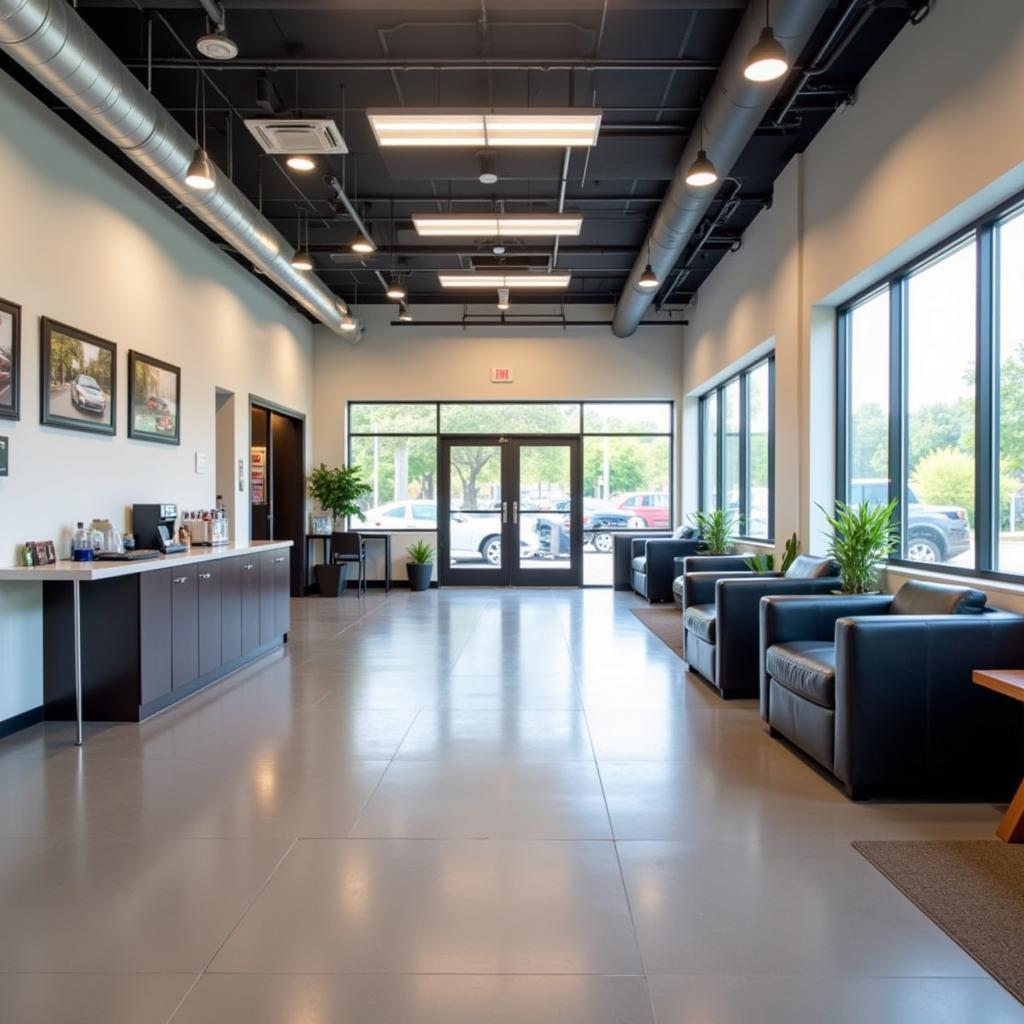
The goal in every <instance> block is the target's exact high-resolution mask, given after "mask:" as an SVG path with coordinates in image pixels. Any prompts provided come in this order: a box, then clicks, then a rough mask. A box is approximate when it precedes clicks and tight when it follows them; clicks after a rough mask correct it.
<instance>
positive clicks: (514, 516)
mask: <svg viewBox="0 0 1024 1024" xmlns="http://www.w3.org/2000/svg"><path fill="white" fill-rule="evenodd" d="M518 522H519V502H518V501H513V502H512V523H513V524H516V523H518Z"/></svg>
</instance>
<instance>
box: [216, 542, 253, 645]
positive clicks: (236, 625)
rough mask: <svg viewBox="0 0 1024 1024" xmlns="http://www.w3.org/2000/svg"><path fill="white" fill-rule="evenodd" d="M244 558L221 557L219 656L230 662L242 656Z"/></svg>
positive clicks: (219, 565)
mask: <svg viewBox="0 0 1024 1024" xmlns="http://www.w3.org/2000/svg"><path fill="white" fill-rule="evenodd" d="M245 561H247V559H245V558H222V559H221V560H220V561H219V562H218V563H217V565H218V567H219V569H220V577H221V580H220V593H221V600H220V656H221V659H222V662H223V664H225V665H227V664H230V663H231V662H232V661H236V660H237V659H238V658H240V657H241V656H242V563H243V562H245Z"/></svg>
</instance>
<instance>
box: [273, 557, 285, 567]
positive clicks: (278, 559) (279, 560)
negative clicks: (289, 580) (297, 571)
mask: <svg viewBox="0 0 1024 1024" xmlns="http://www.w3.org/2000/svg"><path fill="white" fill-rule="evenodd" d="M283 561H284V555H282V556H281V557H280V558H275V559H274V564H275V565H277V564H278V563H279V562H283Z"/></svg>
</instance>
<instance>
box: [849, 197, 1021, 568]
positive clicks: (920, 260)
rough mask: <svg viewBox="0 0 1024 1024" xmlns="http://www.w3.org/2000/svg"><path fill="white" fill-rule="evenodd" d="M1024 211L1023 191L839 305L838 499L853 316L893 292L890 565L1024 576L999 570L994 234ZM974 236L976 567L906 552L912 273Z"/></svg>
mask: <svg viewBox="0 0 1024 1024" xmlns="http://www.w3.org/2000/svg"><path fill="white" fill-rule="evenodd" d="M1015 216H1024V193H1018V194H1017V195H1015V196H1013V197H1011V198H1010V199H1008V200H1006V201H1005V202H1003V203H1000V204H999V205H998V206H996V207H993V208H992V209H990V210H989V211H988V212H987V213H984V214H982V215H981V216H980V217H977V218H976V219H975V220H973V221H971V222H970V223H968V224H966V225H965V226H963V227H961V228H959V229H958V230H956V231H954V232H951V233H950V234H948V235H947V236H946V237H945V238H943V239H942V240H941V241H940V242H938V243H936V244H935V245H933V246H931V247H930V248H928V249H927V250H926V251H925V252H924V253H922V254H921V255H919V256H916V257H915V258H914V259H912V260H908V261H907V262H906V263H904V264H903V265H902V266H900V267H898V268H897V269H896V270H894V271H892V272H891V273H890V274H887V275H885V276H884V277H882V278H880V279H878V280H876V281H874V282H873V283H872V284H871V285H870V286H868V287H867V288H864V289H863V290H861V291H860V292H858V293H857V294H856V295H855V296H853V297H852V298H851V299H849V300H848V301H847V302H844V303H843V304H842V305H841V306H839V307H838V308H837V309H836V337H835V345H836V451H835V466H836V472H835V497H836V500H837V501H846V500H847V495H848V494H849V485H850V480H849V453H850V449H849V442H850V409H849V397H850V389H849V383H850V381H849V369H850V358H851V355H852V352H851V344H850V340H851V339H850V318H851V314H852V312H853V310H854V309H855V308H856V307H857V306H859V305H861V304H862V303H863V302H865V301H867V300H868V299H871V298H873V297H874V296H876V295H877V294H878V293H879V292H881V291H882V290H884V289H887V290H888V292H889V412H888V428H889V469H888V472H889V500H892V499H893V498H898V499H899V507H898V508H897V510H896V517H894V518H895V520H896V523H897V525H898V526H899V528H900V536H901V539H900V550H899V554H898V555H897V556H894V557H892V558H890V559H889V560H888V562H887V564H888V565H892V566H896V567H898V568H902V569H911V570H916V571H918V572H934V573H939V574H942V575H949V576H955V577H961V578H972V579H989V580H994V581H1002V582H1006V583H1017V584H1019V583H1020V582H1021V580H1022V579H1024V573H1020V572H1017V573H1014V572H1007V571H1005V570H1002V569H998V568H996V566H997V565H998V553H999V552H998V548H999V490H998V488H999V467H998V460H999V412H1000V409H999V383H1000V382H999V376H1000V356H1001V353H1000V344H999V341H1000V339H999V310H998V308H997V303H998V298H999V295H998V293H999V288H998V276H999V263H998V258H997V253H996V250H997V248H998V246H997V242H996V237H997V231H998V228H999V226H1000V225H1001V224H1002V223H1003V222H1005V221H1008V220H1011V219H1012V218H1013V217H1015ZM971 241H973V243H974V247H975V336H974V364H975V383H974V445H975V447H974V460H975V471H974V565H973V566H959V565H947V564H945V563H942V562H915V561H911V560H910V559H908V558H904V557H903V539H902V535H903V533H904V519H905V510H906V496H907V487H908V481H907V479H906V467H907V462H908V458H907V455H908V450H907V445H908V441H909V434H910V431H909V422H908V416H909V411H908V402H907V398H908V388H909V380H908V375H907V353H908V344H909V322H908V316H907V290H908V285H909V281H910V278H911V276H912V275H913V274H914V273H916V272H917V271H920V270H923V269H924V268H925V267H927V266H928V265H929V264H931V263H934V262H936V261H937V260H940V259H942V258H943V257H944V256H946V255H948V254H951V253H952V252H954V251H955V250H956V249H957V248H958V247H959V246H961V245H964V244H968V243H970V242H971Z"/></svg>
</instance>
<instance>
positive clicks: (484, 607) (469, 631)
mask: <svg viewBox="0 0 1024 1024" xmlns="http://www.w3.org/2000/svg"><path fill="white" fill-rule="evenodd" d="M480 604H481V607H480V608H479V609H478V610H477V615H476V618H475V619H474V620H473V626H472V628H471V629H467V630H466V638H465V639H464V640H463V641H462V644H461V646H460V647H459V653H458V654H457V655H456V656H455V657H454V658H453V659H452V661H451V665H450V668H449V669H448V671H447V672H446V673H445V674H446V675H447V676H448V677H449V678H451V677H452V676H454V675H456V674H457V672H456V670H457V669H458V666H459V659H460V658H461V657H462V656H463V655H464V654H465V653H466V649H467V648H468V647H469V645H470V643H471V642H472V640H473V636H474V635H475V633H476V631H477V630H478V629H479V628H480V620H481V619H482V618H483V617H484V614H485V613H486V610H487V605H488V604H489V602H487V601H481V602H480Z"/></svg>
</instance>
